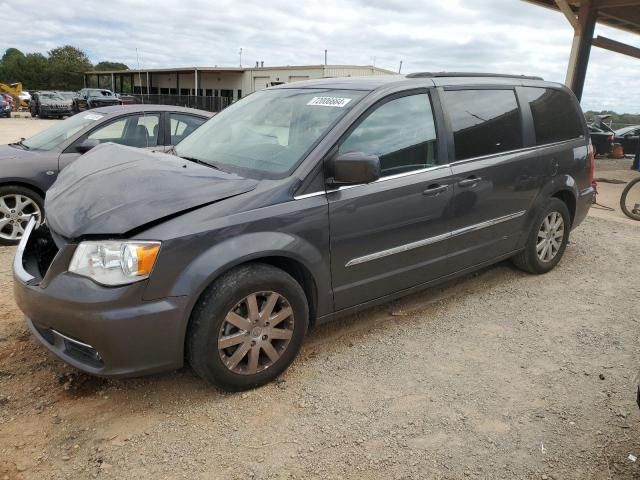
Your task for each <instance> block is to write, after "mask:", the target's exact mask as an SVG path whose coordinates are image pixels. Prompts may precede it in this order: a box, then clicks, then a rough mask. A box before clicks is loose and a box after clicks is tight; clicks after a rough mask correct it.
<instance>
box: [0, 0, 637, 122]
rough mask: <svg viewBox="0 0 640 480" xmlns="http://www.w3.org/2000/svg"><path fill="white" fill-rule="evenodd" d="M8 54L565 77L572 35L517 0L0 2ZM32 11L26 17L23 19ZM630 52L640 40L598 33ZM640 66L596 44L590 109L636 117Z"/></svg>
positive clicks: (559, 19)
mask: <svg viewBox="0 0 640 480" xmlns="http://www.w3.org/2000/svg"><path fill="white" fill-rule="evenodd" d="M0 11H2V12H3V18H23V19H24V20H25V22H24V23H19V22H9V23H6V24H5V25H4V26H3V29H0V49H2V48H8V47H16V48H19V49H21V50H23V51H25V52H31V51H39V52H46V51H47V50H49V49H51V48H53V47H55V46H59V45H62V44H72V45H75V46H78V47H80V48H82V49H83V50H85V51H86V52H87V53H88V54H89V56H90V58H91V60H92V61H94V62H98V61H101V60H111V61H121V62H124V63H126V64H128V65H129V66H130V67H136V65H137V63H136V48H137V49H138V52H139V55H140V61H141V66H142V67H143V68H153V67H173V66H194V65H198V66H213V65H219V66H223V65H226V66H236V65H237V64H238V62H239V55H238V52H239V49H240V47H242V48H243V63H244V64H245V65H252V64H253V63H254V62H255V61H256V60H264V62H265V64H267V65H294V64H318V63H321V62H322V61H323V57H324V49H325V48H326V49H328V50H329V62H330V63H353V64H371V63H373V61H374V59H375V62H376V65H377V66H380V67H386V68H389V69H391V70H397V68H398V64H399V62H400V60H403V62H404V64H403V71H404V72H409V71H420V70H450V71H464V70H467V71H494V72H501V73H524V74H533V75H540V76H543V77H544V78H546V79H549V80H555V81H563V80H564V77H565V74H566V65H567V61H568V57H569V50H570V47H571V40H572V35H573V32H572V30H571V28H570V27H569V24H568V22H567V21H566V20H565V18H564V17H563V16H562V15H561V14H559V13H556V12H553V11H550V10H546V9H543V8H539V7H536V6H533V5H531V4H528V3H526V2H521V1H514V0H483V1H482V2H479V1H473V2H472V1H471V0H466V1H463V0H449V1H448V2H446V3H445V2H439V1H435V0H418V1H414V2H407V1H404V0H342V1H339V0H324V1H319V0H305V1H301V2H292V1H290V0H287V1H285V0H271V1H269V2H264V1H256V0H244V1H231V0H218V1H216V2H210V1H202V0H196V1H190V2H175V1H169V0H157V1H155V2H153V3H151V2H143V1H141V0H109V1H100V2H99V1H96V0H84V1H81V2H80V1H69V2H61V1H60V0H55V1H47V2H43V1H42V0H22V1H21V2H19V4H17V3H15V2H11V3H10V2H2V1H0ZM25 12H28V13H26V14H25ZM597 33H601V34H602V35H605V36H608V37H612V38H614V39H618V40H620V41H624V42H628V43H631V44H634V43H638V37H637V36H633V35H630V34H625V33H623V32H620V31H617V30H612V29H607V28H603V27H598V31H597ZM638 66H639V64H638V60H634V59H631V58H628V57H623V56H621V55H618V54H615V53H611V52H608V51H604V50H600V49H597V48H594V49H593V50H592V62H591V65H590V67H589V72H588V77H587V84H586V88H585V93H584V98H583V106H584V107H585V109H596V110H600V109H605V108H606V109H613V110H617V111H619V112H637V113H640V88H638V86H639V85H638V80H637V72H638V70H639V69H638Z"/></svg>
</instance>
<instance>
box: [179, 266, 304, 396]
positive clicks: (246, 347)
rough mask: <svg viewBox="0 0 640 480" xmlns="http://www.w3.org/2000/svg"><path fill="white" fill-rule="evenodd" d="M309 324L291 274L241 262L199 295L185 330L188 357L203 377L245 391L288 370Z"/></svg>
mask: <svg viewBox="0 0 640 480" xmlns="http://www.w3.org/2000/svg"><path fill="white" fill-rule="evenodd" d="M308 325H309V307H308V303H307V298H306V295H305V293H304V290H303V289H302V287H301V286H300V284H299V283H298V282H296V280H294V279H293V277H291V276H290V275H289V274H288V273H286V272H284V271H283V270H280V269H279V268H275V267H273V266H271V265H267V264H262V263H252V264H247V265H242V266H240V267H237V268H235V269H233V270H231V271H229V272H227V273H225V274H224V275H222V276H221V277H220V278H218V279H217V280H216V281H215V282H213V283H212V284H211V285H210V286H209V287H208V288H207V289H206V290H205V291H204V293H203V294H202V295H201V297H200V299H199V300H198V303H197V304H196V306H195V307H194V310H193V312H192V314H191V319H190V322H189V328H188V331H187V339H186V351H187V359H188V361H189V363H190V365H191V367H192V368H193V369H194V370H195V372H196V373H197V374H198V375H199V376H200V377H202V378H203V379H204V380H206V381H208V382H210V383H212V384H214V385H217V386H219V387H221V388H223V389H224V390H229V391H241V390H247V389H250V388H254V387H257V386H259V385H263V384H265V383H268V382H270V381H272V380H274V379H275V378H276V377H277V376H278V375H280V374H281V373H282V372H284V371H285V370H286V369H287V367H288V366H289V365H290V364H291V362H292V361H293V359H294V358H295V357H296V355H297V353H298V351H299V350H300V347H301V346H302V342H303V340H304V337H305V335H306V333H307V328H308Z"/></svg>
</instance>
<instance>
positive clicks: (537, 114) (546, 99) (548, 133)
mask: <svg viewBox="0 0 640 480" xmlns="http://www.w3.org/2000/svg"><path fill="white" fill-rule="evenodd" d="M523 90H524V92H525V98H526V100H527V102H529V106H530V107H531V114H532V115H533V126H534V128H535V132H536V144H537V145H544V144H547V143H554V142H561V141H564V140H570V139H572V138H578V137H580V136H582V135H584V130H583V127H582V121H581V120H580V115H581V113H580V112H579V111H578V109H577V108H576V103H575V101H574V100H573V98H571V96H570V95H569V94H568V93H567V92H564V91H562V90H555V89H552V88H536V87H526V88H524V89H523Z"/></svg>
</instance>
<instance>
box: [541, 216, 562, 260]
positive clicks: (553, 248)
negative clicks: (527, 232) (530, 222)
mask: <svg viewBox="0 0 640 480" xmlns="http://www.w3.org/2000/svg"><path fill="white" fill-rule="evenodd" d="M563 238H564V219H563V218H562V215H561V214H560V212H550V213H549V214H548V215H547V216H546V217H545V218H544V220H543V222H542V225H540V230H538V242H537V243H536V253H537V254H538V258H539V259H540V261H542V262H545V263H548V262H550V261H552V260H553V259H554V258H555V257H556V255H557V254H558V252H559V251H560V247H561V246H562V240H563Z"/></svg>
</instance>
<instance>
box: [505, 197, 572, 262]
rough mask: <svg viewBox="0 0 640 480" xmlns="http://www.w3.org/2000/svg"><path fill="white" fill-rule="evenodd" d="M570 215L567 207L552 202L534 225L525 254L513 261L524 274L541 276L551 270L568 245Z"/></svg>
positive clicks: (561, 202)
mask: <svg viewBox="0 0 640 480" xmlns="http://www.w3.org/2000/svg"><path fill="white" fill-rule="evenodd" d="M570 230H571V215H570V214H569V209H568V208H567V205H566V204H565V203H564V202H563V201H562V200H559V199H558V198H550V199H549V200H548V201H547V203H546V204H545V206H544V208H543V209H542V211H541V212H540V214H539V215H538V216H537V217H536V220H535V221H534V222H533V225H532V227H531V231H530V232H529V236H528V238H527V243H526V244H525V247H524V250H522V251H521V252H520V253H518V254H517V255H516V256H514V257H513V258H512V261H513V263H514V264H515V265H516V267H518V268H519V269H521V270H524V271H525V272H529V273H535V274H541V273H547V272H548V271H550V270H552V269H553V268H554V267H555V266H556V265H557V264H558V263H559V262H560V259H561V258H562V255H564V251H565V249H566V248H567V243H568V242H569V232H570Z"/></svg>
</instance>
